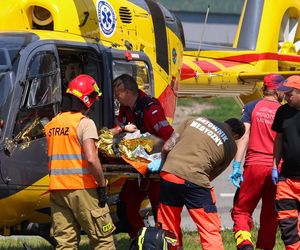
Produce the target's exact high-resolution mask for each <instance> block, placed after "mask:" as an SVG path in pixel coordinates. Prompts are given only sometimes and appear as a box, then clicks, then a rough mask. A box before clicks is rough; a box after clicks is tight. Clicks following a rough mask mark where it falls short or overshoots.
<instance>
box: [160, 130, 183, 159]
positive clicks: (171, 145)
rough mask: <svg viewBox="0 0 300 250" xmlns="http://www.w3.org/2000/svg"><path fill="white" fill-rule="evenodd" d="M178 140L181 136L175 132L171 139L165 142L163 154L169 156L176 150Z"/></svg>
mask: <svg viewBox="0 0 300 250" xmlns="http://www.w3.org/2000/svg"><path fill="white" fill-rule="evenodd" d="M178 139H179V134H178V133H176V132H175V131H173V133H172V135H171V137H170V138H169V139H168V140H167V141H166V142H165V144H164V146H163V148H162V153H164V154H168V153H169V152H170V151H171V150H172V149H173V148H174V146H175V144H176V143H177V141H178Z"/></svg>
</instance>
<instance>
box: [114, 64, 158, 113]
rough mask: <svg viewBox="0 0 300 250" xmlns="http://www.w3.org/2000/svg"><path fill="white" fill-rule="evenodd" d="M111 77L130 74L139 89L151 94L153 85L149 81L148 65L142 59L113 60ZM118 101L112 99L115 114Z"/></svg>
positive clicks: (118, 105)
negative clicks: (128, 60)
mask: <svg viewBox="0 0 300 250" xmlns="http://www.w3.org/2000/svg"><path fill="white" fill-rule="evenodd" d="M112 68H113V79H115V78H117V77H118V76H120V75H122V74H129V75H131V76H132V77H133V78H134V79H135V80H136V82H137V84H138V86H139V89H141V90H142V91H144V92H145V93H147V94H148V95H150V96H151V95H152V93H153V87H152V84H151V81H150V73H149V68H148V65H147V64H146V63H145V62H144V61H130V62H127V61H121V60H119V61H117V60H116V61H113V67H112ZM119 107H120V104H119V102H118V101H117V100H116V99H114V112H115V116H117V115H118V113H119Z"/></svg>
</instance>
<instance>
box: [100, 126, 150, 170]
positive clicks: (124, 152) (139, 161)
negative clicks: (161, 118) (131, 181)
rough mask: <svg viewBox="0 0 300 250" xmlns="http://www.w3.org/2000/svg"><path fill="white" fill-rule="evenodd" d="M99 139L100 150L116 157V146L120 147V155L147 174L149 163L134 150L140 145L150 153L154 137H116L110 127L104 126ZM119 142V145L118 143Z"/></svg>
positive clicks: (104, 153) (106, 154)
mask: <svg viewBox="0 0 300 250" xmlns="http://www.w3.org/2000/svg"><path fill="white" fill-rule="evenodd" d="M98 134H99V140H98V142H97V146H98V150H99V151H100V152H101V153H102V154H103V155H105V156H108V157H116V153H115V150H114V147H115V148H117V149H118V151H119V153H120V156H121V157H122V158H123V160H125V161H126V162H127V163H129V164H130V165H131V166H133V167H134V168H135V169H136V170H137V171H139V172H140V173H141V174H143V175H144V174H146V172H147V164H148V163H149V161H148V160H146V159H145V158H143V157H140V156H137V155H136V154H135V153H134V151H135V150H138V149H139V148H140V147H142V148H144V149H145V150H146V151H147V152H148V153H150V152H151V151H152V150H153V147H154V140H153V138H152V137H150V136H149V137H139V138H134V139H124V138H123V139H121V140H118V139H114V137H113V135H112V133H111V132H110V130H109V129H107V128H103V129H101V130H100V131H99V133H98ZM116 144H117V145H116Z"/></svg>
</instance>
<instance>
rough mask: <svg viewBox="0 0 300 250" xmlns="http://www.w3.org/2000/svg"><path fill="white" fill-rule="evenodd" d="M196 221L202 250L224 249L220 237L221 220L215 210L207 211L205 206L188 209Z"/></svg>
mask: <svg viewBox="0 0 300 250" xmlns="http://www.w3.org/2000/svg"><path fill="white" fill-rule="evenodd" d="M188 212H189V214H190V216H191V217H192V219H193V221H194V222H195V223H196V226H197V229H198V233H199V236H200V240H201V244H202V249H203V250H222V249H224V246H223V241H222V237H221V233H220V232H221V221H220V218H219V215H218V214H217V213H215V212H207V211H206V210H205V208H196V209H189V210H188Z"/></svg>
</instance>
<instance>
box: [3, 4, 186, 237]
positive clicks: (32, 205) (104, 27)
mask: <svg viewBox="0 0 300 250" xmlns="http://www.w3.org/2000/svg"><path fill="white" fill-rule="evenodd" d="M0 17H1V21H0V31H1V32H0V234H1V235H12V234H23V235H26V234H39V235H42V236H44V237H45V238H47V237H48V236H49V219H50V217H49V212H50V210H49V195H48V193H47V188H48V170H47V155H46V141H45V137H44V133H43V124H44V123H46V122H47V121H49V120H50V119H51V118H52V117H53V116H54V115H55V114H57V113H58V110H59V104H60V102H61V98H62V93H63V92H65V89H66V86H67V84H68V82H69V81H70V80H71V79H72V78H73V77H74V76H76V75H78V74H80V73H85V74H89V75H91V76H93V77H94V78H95V79H96V80H97V82H98V84H99V87H100V88H101V90H102V92H103V94H102V98H101V100H100V102H99V103H98V104H97V105H96V106H95V108H94V109H93V110H91V112H90V116H91V117H92V118H93V120H94V121H95V122H96V125H97V127H98V129H100V128H102V127H104V126H105V127H109V128H110V127H112V126H113V125H114V121H115V114H116V111H117V105H116V103H115V102H114V97H113V92H112V86H111V82H112V80H113V79H114V78H115V77H117V76H119V75H120V74H123V73H127V74H130V75H132V76H133V77H134V78H135V79H136V80H137V82H138V84H139V87H140V88H142V89H143V90H144V91H145V92H147V93H148V94H150V95H152V96H155V97H157V98H158V99H159V101H160V102H161V103H162V105H163V106H164V109H165V111H166V115H167V117H168V119H169V120H170V121H172V119H173V116H174V111H175V106H176V96H175V91H174V88H175V87H176V82H178V80H179V76H180V69H181V60H182V52H183V43H184V39H183V31H182V26H181V23H180V22H179V21H178V20H177V18H176V17H175V16H174V15H173V14H171V13H170V12H169V11H168V10H167V9H165V8H164V7H163V6H161V5H160V4H158V3H157V2H156V1H152V0H136V1H120V0H109V1H105V0H95V1H92V0H80V1H79V0H78V1H77V0H75V1H73V0H63V1H61V0H51V1H49V0H16V1H11V0H2V1H1V2H0ZM105 163H107V164H104V168H105V171H106V177H107V179H108V192H109V194H108V195H109V198H110V200H109V201H110V205H113V204H114V201H115V198H116V196H117V195H118V193H119V192H120V189H121V187H122V184H123V183H124V181H125V180H126V178H127V176H129V175H131V174H133V175H137V174H135V173H131V172H130V171H127V170H128V167H127V168H126V166H123V165H119V164H118V163H116V164H112V163H110V162H105ZM116 170H118V171H117V172H116ZM112 209H113V208H112Z"/></svg>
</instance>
